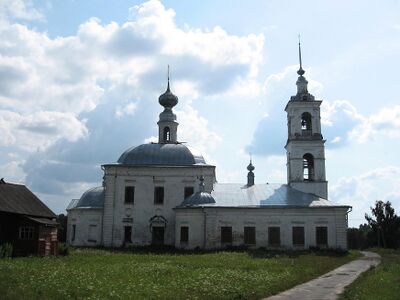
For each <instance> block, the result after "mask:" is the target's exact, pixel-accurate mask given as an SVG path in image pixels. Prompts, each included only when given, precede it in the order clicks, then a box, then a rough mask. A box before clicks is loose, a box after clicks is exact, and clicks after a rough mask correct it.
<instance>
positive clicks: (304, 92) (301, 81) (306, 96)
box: [290, 36, 315, 101]
mask: <svg viewBox="0 0 400 300" xmlns="http://www.w3.org/2000/svg"><path fill="white" fill-rule="evenodd" d="M299 63H300V67H299V70H298V71H297V74H299V78H297V81H296V85H297V94H296V96H292V97H291V99H290V100H291V101H314V100H315V98H314V96H313V95H311V94H310V93H309V92H308V89H307V85H308V81H307V79H306V78H305V77H304V76H303V75H304V74H305V72H306V71H304V70H303V64H302V60H301V43H300V36H299Z"/></svg>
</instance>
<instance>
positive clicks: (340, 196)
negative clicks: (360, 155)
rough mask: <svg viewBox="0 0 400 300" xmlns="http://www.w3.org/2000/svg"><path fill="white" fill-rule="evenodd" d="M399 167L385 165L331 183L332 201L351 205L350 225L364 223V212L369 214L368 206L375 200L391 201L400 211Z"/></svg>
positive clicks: (397, 210) (398, 211)
mask: <svg viewBox="0 0 400 300" xmlns="http://www.w3.org/2000/svg"><path fill="white" fill-rule="evenodd" d="M399 188H400V167H397V166H386V167H382V168H377V169H373V170H370V171H368V172H365V173H363V174H360V175H358V176H352V177H343V178H340V179H339V180H338V181H337V182H336V183H335V184H333V185H331V189H330V197H329V198H330V199H331V200H332V201H335V202H338V203H341V204H347V205H351V206H352V207H353V211H352V212H351V214H350V217H349V219H350V225H351V226H358V224H360V223H365V222H366V221H365V219H364V214H365V213H368V214H371V210H370V207H371V206H374V203H375V201H376V200H383V201H392V204H393V207H394V208H395V210H396V212H397V213H400V197H397V196H398V191H399Z"/></svg>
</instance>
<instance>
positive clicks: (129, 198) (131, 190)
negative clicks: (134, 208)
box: [125, 186, 135, 204]
mask: <svg viewBox="0 0 400 300" xmlns="http://www.w3.org/2000/svg"><path fill="white" fill-rule="evenodd" d="M134 202H135V187H134V186H126V187H125V203H130V204H133V203H134Z"/></svg>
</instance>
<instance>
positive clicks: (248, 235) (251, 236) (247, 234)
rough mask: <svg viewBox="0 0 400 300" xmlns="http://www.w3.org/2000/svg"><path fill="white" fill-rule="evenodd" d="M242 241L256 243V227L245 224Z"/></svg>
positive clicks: (247, 243)
mask: <svg viewBox="0 0 400 300" xmlns="http://www.w3.org/2000/svg"><path fill="white" fill-rule="evenodd" d="M244 243H245V245H255V244H256V228H255V227H250V226H246V227H244Z"/></svg>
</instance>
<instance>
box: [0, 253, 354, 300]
mask: <svg viewBox="0 0 400 300" xmlns="http://www.w3.org/2000/svg"><path fill="white" fill-rule="evenodd" d="M357 255H358V253H354V252H350V253H348V254H343V255H334V256H331V255H328V253H322V254H321V255H320V254H319V253H318V252H315V253H314V252H307V251H304V252H299V253H297V254H295V253H294V252H293V253H290V255H287V254H285V253H282V252H280V253H278V252H274V255H272V256H270V255H268V251H265V250H258V251H252V252H247V251H241V252H238V251H236V252H226V251H224V252H212V253H186V254H185V253H182V254H177V253H170V254H165V253H164V254H154V253H129V252H111V251H106V250H99V249H97V250H96V249H77V250H73V251H71V253H70V255H69V256H66V257H58V258H38V257H25V258H17V259H13V260H10V261H7V260H4V261H0V295H2V299H82V298H85V299H150V298H151V299H188V298H190V299H260V298H262V297H266V296H269V295H273V294H276V293H278V292H281V291H283V290H286V289H288V288H290V287H292V286H294V285H296V284H299V283H301V282H305V281H308V280H310V279H312V278H315V277H317V276H319V275H321V274H324V273H326V272H327V271H329V270H331V269H333V268H336V267H338V266H339V265H342V264H344V263H346V262H348V261H350V260H352V259H354V258H355V257H357Z"/></svg>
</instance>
